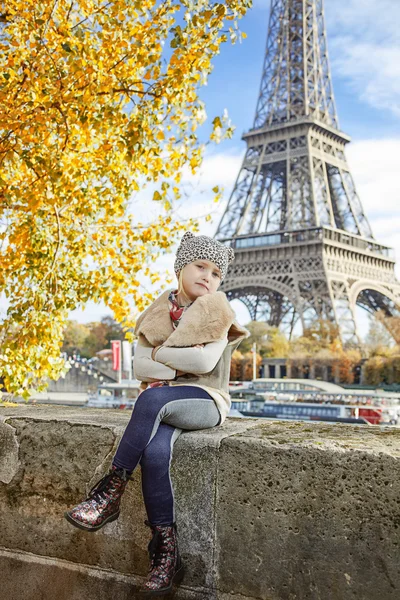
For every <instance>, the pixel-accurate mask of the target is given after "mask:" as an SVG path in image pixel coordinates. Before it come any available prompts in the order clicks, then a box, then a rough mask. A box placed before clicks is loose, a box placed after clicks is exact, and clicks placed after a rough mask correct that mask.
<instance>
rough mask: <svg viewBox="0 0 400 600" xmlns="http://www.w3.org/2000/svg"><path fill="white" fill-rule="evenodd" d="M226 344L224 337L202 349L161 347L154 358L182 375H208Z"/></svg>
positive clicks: (226, 339)
mask: <svg viewBox="0 0 400 600" xmlns="http://www.w3.org/2000/svg"><path fill="white" fill-rule="evenodd" d="M227 344H228V338H227V337H225V338H224V339H222V340H218V341H217V342H210V343H209V344H205V345H204V347H203V348H192V347H189V348H169V347H167V348H165V347H163V346H161V347H160V348H159V349H158V350H157V352H156V356H155V358H156V359H157V361H159V362H162V363H163V364H164V365H167V366H168V367H171V369H178V370H179V371H183V372H184V373H193V374H195V375H202V374H204V373H210V371H212V370H213V369H214V367H215V366H216V364H217V363H218V361H219V359H220V358H221V356H222V353H223V351H224V350H225V348H226V346H227Z"/></svg>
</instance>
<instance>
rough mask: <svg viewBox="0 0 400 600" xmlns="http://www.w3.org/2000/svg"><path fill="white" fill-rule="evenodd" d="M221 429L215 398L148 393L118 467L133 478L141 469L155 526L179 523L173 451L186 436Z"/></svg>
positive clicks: (176, 389) (184, 390) (182, 390)
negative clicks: (177, 443)
mask: <svg viewBox="0 0 400 600" xmlns="http://www.w3.org/2000/svg"><path fill="white" fill-rule="evenodd" d="M219 423H220V414H219V410H218V408H217V406H216V404H215V402H214V400H213V398H212V397H211V396H210V395H209V394H208V393H207V392H206V391H205V390H203V389H201V388H198V387H194V386H167V385H165V386H162V387H154V388H147V389H146V390H144V391H143V392H142V393H141V394H140V396H139V397H138V399H137V400H136V402H135V405H134V407H133V411H132V416H131V419H130V421H129V423H128V425H127V427H126V429H125V432H124V434H123V436H122V439H121V441H120V443H119V446H118V449H117V452H116V454H115V456H114V459H113V465H115V466H117V467H120V468H124V469H126V470H127V471H128V472H130V473H131V472H133V471H134V469H135V468H136V467H137V465H138V464H139V463H140V466H141V469H142V490H143V498H144V503H145V506H146V512H147V517H148V519H149V521H150V523H152V524H154V525H167V524H170V523H173V522H174V521H175V510H174V492H173V487H172V482H171V477H170V466H171V460H172V450H173V445H174V443H175V441H176V440H177V439H178V437H179V435H180V434H181V433H182V430H184V429H185V430H189V431H192V430H195V429H207V428H209V427H215V426H216V425H218V424H219Z"/></svg>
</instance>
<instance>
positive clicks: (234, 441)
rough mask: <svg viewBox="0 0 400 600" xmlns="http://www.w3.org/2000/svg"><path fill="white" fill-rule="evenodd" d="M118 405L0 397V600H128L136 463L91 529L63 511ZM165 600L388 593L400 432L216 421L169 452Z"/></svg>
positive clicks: (115, 432) (137, 573)
mask: <svg viewBox="0 0 400 600" xmlns="http://www.w3.org/2000/svg"><path fill="white" fill-rule="evenodd" d="M128 419H129V415H128V414H127V413H121V412H120V411H102V410H87V409H75V408H71V409H68V408H60V407H57V408H55V407H50V408H49V407H37V406H28V407H18V408H5V407H2V408H0V482H1V483H0V557H1V566H2V569H1V575H2V577H1V586H0V589H1V593H0V596H1V598H2V599H4V600H39V599H40V600H54V599H57V600H95V599H96V600H111V599H112V600H128V599H129V600H132V599H135V598H139V596H138V594H137V593H136V591H135V590H136V589H137V586H138V584H140V583H141V581H143V578H144V577H145V575H146V570H147V564H148V563H147V552H146V546H147V543H148V540H149V530H148V528H147V527H145V525H144V523H143V521H144V519H145V518H146V515H145V511H144V506H143V502H142V498H141V491H140V470H137V471H136V473H135V478H134V481H132V482H130V484H129V486H128V489H127V491H126V493H125V495H124V497H123V502H122V514H121V517H120V518H119V520H118V521H116V522H114V523H111V524H109V525H107V526H106V527H105V528H104V529H102V530H101V531H99V532H97V533H94V534H93V533H87V532H84V531H80V530H78V529H75V528H73V527H71V526H70V525H69V524H68V523H67V522H66V521H65V520H64V518H63V513H64V511H65V510H66V509H67V508H70V507H71V506H73V505H74V504H75V503H77V502H78V501H80V500H81V499H82V498H83V496H84V495H85V491H86V490H88V489H89V488H90V486H91V485H92V484H93V483H94V482H95V481H96V480H97V479H98V478H99V477H100V476H101V475H102V474H103V473H104V472H105V471H106V469H107V468H108V466H109V464H110V460H111V458H112V456H113V453H114V451H115V449H116V446H117V444H118V440H119V438H120V436H121V434H122V432H123V429H124V427H125V425H126V423H127V421H128ZM172 476H173V481H174V482H175V496H176V505H177V521H178V532H179V535H180V548H181V552H182V555H183V560H184V561H185V563H186V565H187V574H186V577H185V579H184V581H183V583H182V585H181V587H180V588H179V589H178V592H177V593H176V596H175V597H176V598H177V600H180V599H185V600H186V599H187V600H192V599H193V600H206V599H207V600H214V599H218V600H250V599H251V600H253V599H254V600H255V599H257V600H294V599H296V600H303V599H304V600H395V599H396V600H397V599H398V598H399V597H400V573H399V564H400V560H399V558H400V550H399V542H400V504H399V502H400V431H399V430H393V429H386V430H382V431H380V430H379V429H373V428H372V427H370V428H366V427H365V428H361V427H354V426H350V425H328V424H304V423H303V424H301V423H290V422H266V421H261V420H256V419H228V420H227V422H226V423H225V424H224V425H223V426H222V427H218V428H215V429H212V430H202V431H198V432H185V433H183V434H182V435H181V437H180V438H179V439H178V441H177V442H176V445H175V451H174V458H173V463H172Z"/></svg>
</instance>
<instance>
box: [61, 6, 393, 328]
mask: <svg viewBox="0 0 400 600" xmlns="http://www.w3.org/2000/svg"><path fill="white" fill-rule="evenodd" d="M269 6H270V1H269V0H255V2H254V7H253V9H252V10H250V11H249V12H248V14H247V15H246V17H245V18H244V19H242V21H241V22H240V27H241V30H242V31H245V32H246V34H247V38H246V39H244V40H243V41H242V43H241V44H236V45H235V46H232V45H230V43H227V44H225V45H224V46H223V47H222V50H221V54H220V55H219V56H218V57H216V60H215V62H214V65H215V66H214V70H213V73H212V75H211V76H210V78H209V82H208V85H207V86H206V87H204V88H202V90H201V98H202V99H203V100H204V101H205V103H206V110H207V114H208V116H209V119H208V121H207V123H206V124H205V126H204V136H205V135H206V133H207V132H208V131H209V125H208V124H209V123H210V122H211V120H212V118H213V117H214V116H215V115H217V114H221V113H222V111H223V110H224V109H225V108H226V109H227V110H228V112H229V116H230V118H231V120H232V122H233V124H234V125H235V126H236V131H235V135H234V137H233V139H232V140H227V141H225V142H223V143H222V144H220V145H218V146H214V147H213V148H212V149H210V150H208V151H207V155H206V159H205V161H204V165H203V168H202V170H201V173H200V174H199V176H198V177H196V178H192V177H190V176H189V175H187V177H186V182H187V183H189V184H192V186H193V193H192V195H191V197H190V199H189V201H187V202H186V203H185V205H184V206H181V207H180V208H179V214H180V216H183V215H187V216H189V215H192V216H193V215H199V214H204V215H205V214H207V212H209V211H214V212H213V217H214V220H213V222H211V223H208V224H205V225H204V227H202V231H203V232H204V233H207V234H208V235H213V233H214V231H215V229H216V226H217V223H218V220H219V217H220V215H221V214H222V212H223V208H224V206H225V203H226V201H227V199H228V197H229V193H230V191H231V189H232V186H233V184H234V181H235V178H236V176H237V172H238V169H239V168H240V164H241V159H242V156H243V153H244V150H245V144H244V143H243V142H242V141H241V135H242V133H243V132H244V131H246V130H248V129H249V128H250V127H251V126H252V122H253V118H254V112H255V106H256V101H257V96H258V89H259V84H260V78H261V70H262V65H263V59H264V50H265V43H266V34H267V29H268V15H269ZM325 16H326V28H327V35H328V50H329V57H330V63H331V74H332V79H333V87H334V92H335V98H336V107H337V112H338V116H339V124H340V128H341V129H342V131H344V132H345V133H347V134H348V135H350V136H351V138H352V143H351V144H350V145H349V146H348V150H347V158H348V162H349V164H350V167H351V170H352V174H353V177H354V179H355V183H356V187H357V190H358V193H359V196H360V198H361V201H362V203H363V205H364V208H365V210H366V212H367V216H368V218H369V220H370V223H371V225H372V228H373V231H374V234H375V237H376V238H377V240H378V241H381V242H382V243H386V244H388V245H392V246H393V247H394V248H395V250H396V254H397V257H398V259H399V260H400V240H399V236H398V231H399V228H400V191H399V190H400V186H399V183H398V176H399V172H400V34H399V27H398V23H399V22H400V2H399V0H379V2H377V1H376V0H325ZM216 184H220V185H221V184H222V185H223V186H224V188H225V195H224V202H222V203H221V205H219V206H218V208H217V210H216V209H215V205H212V203H211V201H210V198H211V195H210V194H209V192H208V190H210V189H211V187H212V186H214V185H216ZM140 202H141V205H142V208H144V207H146V214H156V212H155V211H156V208H155V207H154V206H151V202H150V194H146V193H144V194H142V195H141V197H140ZM157 266H158V268H160V269H164V268H165V269H168V270H169V271H170V272H172V266H173V256H172V255H169V256H165V257H163V258H162V259H161V260H160V261H159V263H158V265H157ZM397 274H398V276H400V269H399V268H398V267H397ZM236 302H237V304H235V310H237V313H238V317H239V320H240V321H241V322H244V323H245V322H246V321H247V320H248V315H247V311H246V310H245V309H242V308H241V307H242V305H241V303H239V302H238V301H236ZM239 304H240V306H239ZM107 312H108V311H107V310H106V309H105V307H101V306H95V305H93V304H91V303H89V305H88V306H87V308H86V310H84V311H83V310H80V309H79V310H77V311H74V312H73V313H72V314H71V318H76V319H78V320H79V321H81V322H86V321H91V320H97V319H99V318H100V317H101V316H102V315H103V314H106V313H107ZM363 328H365V320H364V321H363Z"/></svg>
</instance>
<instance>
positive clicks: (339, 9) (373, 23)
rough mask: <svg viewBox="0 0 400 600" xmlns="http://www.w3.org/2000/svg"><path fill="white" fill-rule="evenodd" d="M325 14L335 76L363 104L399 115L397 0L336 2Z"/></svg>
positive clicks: (328, 5) (399, 18)
mask: <svg viewBox="0 0 400 600" xmlns="http://www.w3.org/2000/svg"><path fill="white" fill-rule="evenodd" d="M325 14H326V21H327V30H328V46H329V54H330V60H331V65H332V70H333V71H334V73H337V74H338V75H339V76H341V77H343V78H345V79H347V80H348V81H349V82H350V85H351V87H352V89H353V90H354V91H355V93H357V94H358V95H359V97H360V98H361V100H362V101H363V102H365V103H367V104H369V105H370V106H373V107H374V108H380V109H387V110H390V111H392V112H393V113H394V114H397V115H400V39H399V35H398V23H399V21H400V3H399V2H398V0H379V2H376V0H335V2H326V3H325Z"/></svg>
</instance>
